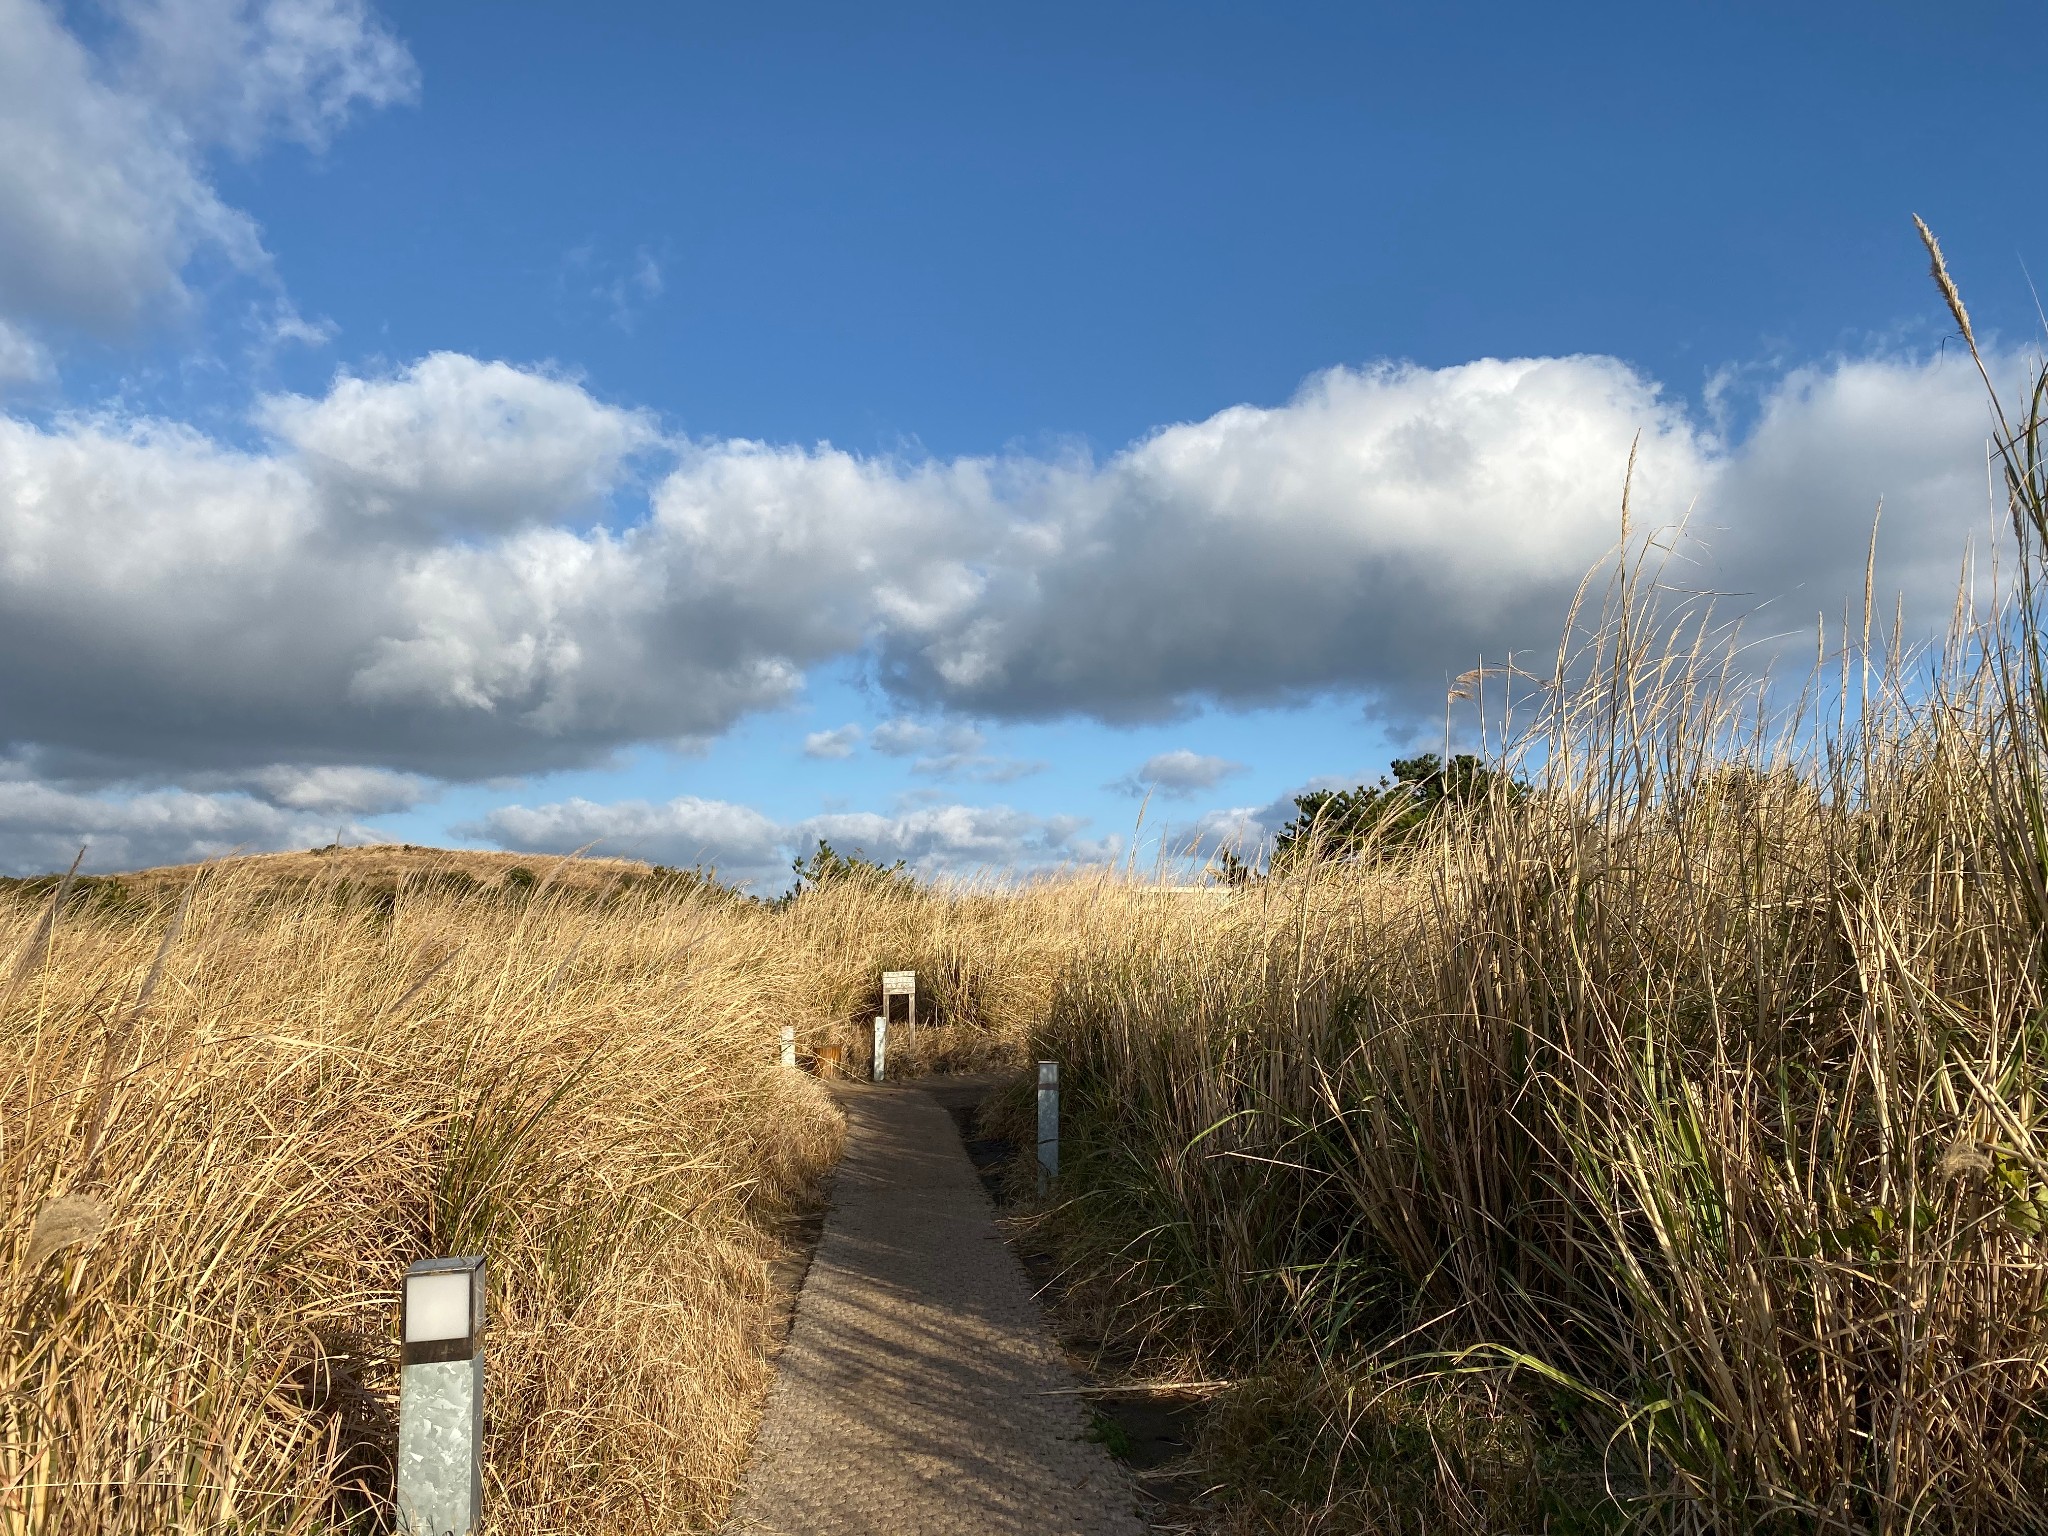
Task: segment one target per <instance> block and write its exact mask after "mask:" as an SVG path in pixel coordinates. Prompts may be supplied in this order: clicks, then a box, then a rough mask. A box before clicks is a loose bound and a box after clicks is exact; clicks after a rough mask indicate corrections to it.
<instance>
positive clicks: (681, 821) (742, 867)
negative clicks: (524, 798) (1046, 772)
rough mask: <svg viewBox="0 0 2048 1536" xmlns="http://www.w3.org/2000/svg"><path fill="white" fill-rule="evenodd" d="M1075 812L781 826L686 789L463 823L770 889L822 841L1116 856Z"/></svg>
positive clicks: (928, 860)
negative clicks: (714, 871) (670, 796)
mask: <svg viewBox="0 0 2048 1536" xmlns="http://www.w3.org/2000/svg"><path fill="white" fill-rule="evenodd" d="M1086 824H1087V823H1086V821H1085V819H1084V818H1081V817H1076V816H1035V815H1032V814H1030V813H1028V812H1025V811H1019V810H1014V809H1012V808H1010V807H1009V806H970V805H928V806H917V807H912V808H909V809H906V810H904V811H902V812H900V813H898V814H896V815H893V816H887V815H882V814H880V813H877V812H872V811H841V812H832V813H828V814H825V815H821V816H811V817H806V818H804V819H802V820H798V821H791V822H776V821H773V820H771V819H770V818H769V817H767V816H764V815H763V814H762V813H761V812H759V811H757V810H754V809H752V808H751V807H748V806H742V805H734V804H731V803H730V802H727V801H722V800H703V799H698V798H697V797H695V796H688V795H686V796H683V797H681V798H679V799H676V800H671V801H668V802H667V803H665V804H654V803H652V802H649V801H645V800H631V801H621V802H617V803H613V804H597V803H595V802H592V801H589V800H581V799H578V800H567V801H561V802H558V803H556V804H552V805H541V806H531V807H529V806H523V805H513V806H502V807H500V808H498V809H496V810H494V811H491V812H490V813H488V814H487V815H486V816H484V817H483V818H482V819H481V820H479V821H477V822H475V823H473V824H471V825H468V826H465V827H462V828H459V829H458V830H459V831H460V833H461V834H462V835H463V836H467V837H473V838H477V839H479V840H484V841H489V842H492V843H495V844H497V845H498V846H500V847H503V848H509V849H515V850H519V851H529V852H534V853H568V852H572V851H574V850H576V849H579V848H584V847H588V846H590V845H593V844H595V845H598V846H599V847H600V848H601V849H602V850H603V851H605V852H608V853H615V854H620V855H626V856H632V857H638V858H645V859H652V860H654V861H656V862H658V863H666V864H709V865H716V866H717V867H718V869H719V871H720V872H721V874H723V875H724V876H725V877H726V878H728V879H735V880H742V881H749V882H752V883H754V884H757V885H763V886H779V885H781V884H783V883H785V882H786V879H787V876H788V873H789V865H790V860H791V859H793V858H796V857H800V856H803V855H805V854H807V853H808V852H809V851H810V850H811V849H812V848H814V847H816V846H817V843H818V842H819V840H820V839H823V840H824V841H826V842H829V843H831V844H832V846H833V847H835V848H837V849H839V850H840V851H841V852H846V853H851V852H854V851H856V850H857V851H858V852H859V853H860V854H861V855H862V856H863V857H865V858H869V859H875V860H878V861H880V862H883V863H892V862H894V861H895V860H897V859H902V860H904V861H905V862H906V863H907V864H909V865H910V866H911V867H912V868H914V869H916V870H917V871H919V872H920V873H922V874H927V875H938V874H964V873H972V872H975V871H981V870H987V871H1012V870H1021V869H1028V868H1034V867H1042V866H1045V865H1056V864H1087V863H1095V862H1099V861H1101V860H1103V859H1106V858H1113V857H1115V855H1116V852H1117V849H1118V846H1119V842H1118V839H1116V838H1114V837H1110V838H1106V839H1090V838H1085V837H1082V836H1081V835H1080V834H1081V832H1082V830H1083V829H1084V828H1085V826H1086Z"/></svg>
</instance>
